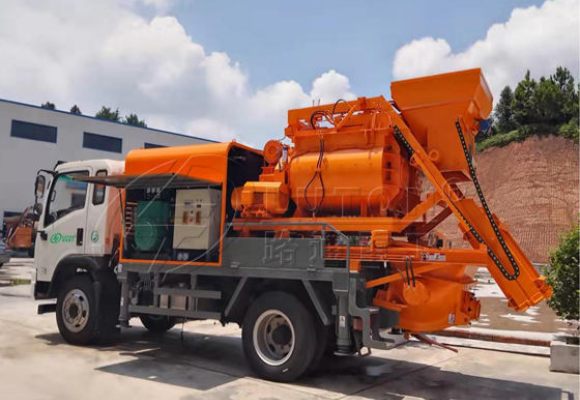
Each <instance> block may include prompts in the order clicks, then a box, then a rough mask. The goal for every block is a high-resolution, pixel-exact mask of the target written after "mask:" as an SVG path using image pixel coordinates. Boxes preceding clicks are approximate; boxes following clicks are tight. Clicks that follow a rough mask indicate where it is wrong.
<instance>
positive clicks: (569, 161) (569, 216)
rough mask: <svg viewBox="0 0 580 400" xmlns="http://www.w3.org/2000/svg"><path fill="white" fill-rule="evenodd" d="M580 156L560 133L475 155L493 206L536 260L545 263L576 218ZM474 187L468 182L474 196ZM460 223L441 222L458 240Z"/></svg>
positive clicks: (533, 138) (525, 249)
mask: <svg viewBox="0 0 580 400" xmlns="http://www.w3.org/2000/svg"><path fill="white" fill-rule="evenodd" d="M578 159H579V156H578V145H577V144H575V143H574V142H573V141H571V140H569V139H565V138H562V137H557V136H545V137H530V138H528V139H527V140H526V141H524V142H521V143H516V142H515V143H511V144H509V145H508V146H506V147H501V148H500V147H495V148H491V149H488V150H485V151H483V152H482V153H480V154H477V155H476V165H477V175H478V177H479V180H480V182H481V185H482V188H483V191H484V194H485V196H486V199H487V201H488V203H489V205H490V208H491V210H492V211H493V212H494V213H495V214H496V215H497V216H499V218H500V219H501V220H502V221H503V222H504V223H506V224H507V225H508V227H509V229H510V231H511V232H512V235H513V236H514V237H515V239H516V240H517V241H518V242H519V243H520V245H521V246H522V248H523V249H524V251H525V252H526V254H527V255H528V256H529V257H530V259H531V260H532V261H533V262H539V263H544V262H546V261H547V260H548V255H549V252H550V250H552V249H553V248H555V247H556V246H557V245H558V241H559V237H560V235H561V234H562V232H564V231H566V230H568V229H569V228H570V227H571V226H572V225H573V224H574V223H576V222H577V221H578V208H579V206H580V202H579V192H578V181H579V163H578ZM474 192H475V191H474V190H473V189H472V186H471V185H470V186H469V190H468V193H469V195H470V196H473V197H474V198H475V197H476V196H475V195H474ZM456 226H457V224H456V222H455V220H454V218H452V217H450V218H448V220H447V221H446V222H445V224H444V225H443V226H442V231H443V233H444V234H445V236H446V238H447V239H449V240H451V241H452V242H454V244H456V242H458V240H459V239H460V236H459V235H458V234H457V228H456Z"/></svg>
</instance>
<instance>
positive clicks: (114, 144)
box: [83, 132, 123, 153]
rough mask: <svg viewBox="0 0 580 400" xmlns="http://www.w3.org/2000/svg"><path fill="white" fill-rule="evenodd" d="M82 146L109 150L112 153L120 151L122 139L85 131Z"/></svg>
mask: <svg viewBox="0 0 580 400" xmlns="http://www.w3.org/2000/svg"><path fill="white" fill-rule="evenodd" d="M83 147H84V148H87V149H95V150H103V151H110V152H112V153H122V152H123V139H120V138H116V137H112V136H105V135H97V134H96V133H89V132H85V133H84V136H83Z"/></svg>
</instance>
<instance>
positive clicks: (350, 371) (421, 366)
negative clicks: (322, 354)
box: [0, 285, 579, 400]
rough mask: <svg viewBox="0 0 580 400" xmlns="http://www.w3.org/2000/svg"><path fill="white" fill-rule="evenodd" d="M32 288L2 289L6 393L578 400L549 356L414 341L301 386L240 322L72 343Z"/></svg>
mask: <svg viewBox="0 0 580 400" xmlns="http://www.w3.org/2000/svg"><path fill="white" fill-rule="evenodd" d="M29 293H30V288H29V286H27V285H21V286H12V287H3V288H0V393H1V397H2V398H5V399H59V400H61V399H63V400H64V399H79V398H82V399H98V400H103V399H106V400H111V399H119V398H125V399H139V398H142V399H149V398H163V399H284V400H294V399H296V400H298V399H312V398H317V399H345V398H348V399H413V398H423V399H450V398H453V399H466V400H467V399H575V398H577V397H578V393H579V390H578V382H579V377H578V375H570V374H563V373H551V372H550V371H549V359H548V358H546V357H538V356H530V355H522V354H513V353H506V352H497V351H489V350H478V349H470V348H460V349H459V353H457V354H456V353H453V352H451V351H448V350H443V349H439V348H434V347H429V346H427V345H423V344H420V343H417V342H414V343H412V344H410V345H408V346H406V347H403V348H398V349H395V350H391V351H375V352H373V355H372V356H369V357H365V358H356V357H353V358H334V359H332V360H327V361H326V362H325V363H324V364H323V367H322V369H321V371H319V372H317V373H316V374H314V375H312V376H309V377H307V378H305V379H302V380H300V381H299V382H296V383H293V384H279V383H273V382H268V381H264V380H260V379H258V378H256V377H254V376H253V375H252V373H251V372H250V371H249V369H248V368H247V366H246V363H245V361H244V357H243V352H242V349H241V341H240V331H239V329H238V328H237V326H235V325H228V326H226V327H221V325H219V324H217V323H214V322H211V321H202V322H190V323H187V324H185V325H184V326H183V331H182V326H181V325H180V326H177V327H175V328H174V329H172V330H171V331H170V332H169V333H168V334H166V335H165V336H163V337H155V336H152V335H150V334H148V333H147V331H146V330H145V329H143V328H142V327H141V326H139V325H138V323H137V321H136V320H134V322H132V323H133V324H134V325H135V326H134V327H133V328H130V329H126V330H124V331H123V333H122V336H121V338H120V340H119V341H118V342H117V343H115V344H114V345H111V346H106V347H105V346H94V347H75V346H71V345H68V344H66V343H64V342H63V340H62V339H61V337H60V335H59V334H58V330H57V328H56V322H55V319H54V314H46V315H36V313H35V310H36V303H35V302H34V301H32V300H31V299H30V298H28V297H27V296H28V294H29Z"/></svg>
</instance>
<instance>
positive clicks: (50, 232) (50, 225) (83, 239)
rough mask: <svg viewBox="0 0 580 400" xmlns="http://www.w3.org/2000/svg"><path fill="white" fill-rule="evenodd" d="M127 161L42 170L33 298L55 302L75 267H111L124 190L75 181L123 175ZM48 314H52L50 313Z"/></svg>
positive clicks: (90, 162) (38, 186)
mask: <svg viewBox="0 0 580 400" xmlns="http://www.w3.org/2000/svg"><path fill="white" fill-rule="evenodd" d="M123 169H124V162H123V161H114V160H105V159H103V160H88V161H74V162H67V163H61V164H58V165H57V166H56V167H55V169H54V170H53V171H48V170H43V171H39V174H38V176H37V181H36V188H35V189H36V193H35V194H36V197H37V204H40V205H41V206H37V209H38V210H39V211H40V212H39V217H38V218H39V220H38V232H37V238H36V244H35V258H34V273H33V279H34V278H35V279H34V281H35V282H34V285H33V288H34V297H35V298H36V299H47V298H55V297H58V295H59V290H60V289H61V288H60V284H61V283H63V282H64V277H65V276H67V275H69V274H70V270H71V269H76V268H81V267H84V266H85V265H86V263H91V264H95V265H96V264H106V263H109V261H110V259H111V257H112V256H113V255H114V252H115V251H116V248H117V247H118V244H119V236H120V229H121V218H120V212H121V199H120V190H118V189H116V188H114V187H110V186H104V185H97V184H92V183H86V182H82V181H78V180H76V179H74V178H75V177H78V176H80V177H82V176H87V177H90V176H109V175H118V174H122V173H123ZM47 311H50V310H47Z"/></svg>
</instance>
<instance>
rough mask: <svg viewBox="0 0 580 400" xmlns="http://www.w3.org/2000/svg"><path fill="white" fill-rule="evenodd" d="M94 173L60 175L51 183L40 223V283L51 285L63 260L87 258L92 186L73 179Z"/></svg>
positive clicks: (83, 170)
mask: <svg viewBox="0 0 580 400" xmlns="http://www.w3.org/2000/svg"><path fill="white" fill-rule="evenodd" d="M91 172H92V171H91V170H90V168H86V167H83V168H77V169H75V170H64V171H59V173H58V174H56V175H55V176H54V177H53V179H52V181H51V182H50V184H49V188H50V189H49V191H48V193H47V194H46V201H45V206H44V212H43V213H42V216H41V218H40V220H39V221H38V232H37V237H36V245H35V259H34V263H35V268H36V279H37V280H40V281H50V280H51V279H52V275H53V273H54V270H55V269H56V266H57V265H58V263H59V262H60V260H62V259H64V258H65V257H66V256H68V255H72V254H84V250H85V243H86V240H87V232H86V222H87V221H86V220H87V208H88V204H89V199H88V195H87V193H88V187H89V184H88V183H86V182H80V181H77V180H75V179H73V177H75V176H89V175H90V174H91Z"/></svg>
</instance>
